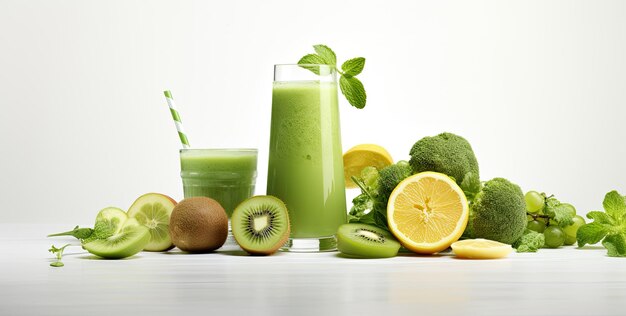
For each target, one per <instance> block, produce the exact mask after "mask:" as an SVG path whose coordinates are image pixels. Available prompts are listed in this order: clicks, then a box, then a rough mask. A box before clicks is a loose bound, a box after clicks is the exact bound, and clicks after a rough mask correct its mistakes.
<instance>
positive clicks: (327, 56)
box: [313, 45, 337, 67]
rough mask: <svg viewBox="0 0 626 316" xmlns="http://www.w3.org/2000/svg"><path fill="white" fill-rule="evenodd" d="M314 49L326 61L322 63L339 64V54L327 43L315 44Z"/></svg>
mask: <svg viewBox="0 0 626 316" xmlns="http://www.w3.org/2000/svg"><path fill="white" fill-rule="evenodd" d="M313 49H315V52H316V53H317V54H318V55H319V57H320V58H321V59H322V60H323V61H324V62H323V63H321V64H326V65H331V66H335V67H336V66H337V56H336V55H335V52H333V50H332V49H330V47H328V46H326V45H313Z"/></svg>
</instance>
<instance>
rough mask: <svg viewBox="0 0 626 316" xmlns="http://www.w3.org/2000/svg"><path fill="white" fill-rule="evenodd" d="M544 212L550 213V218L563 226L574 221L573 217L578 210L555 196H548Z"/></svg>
mask: <svg viewBox="0 0 626 316" xmlns="http://www.w3.org/2000/svg"><path fill="white" fill-rule="evenodd" d="M544 213H545V214H546V215H548V217H549V218H550V219H553V220H555V221H556V222H558V223H559V226H561V227H567V226H569V225H572V224H573V223H574V221H573V218H574V216H576V210H575V209H573V208H571V207H569V206H567V205H566V204H562V203H561V202H559V201H558V200H557V199H555V198H553V197H552V198H548V200H547V202H546V207H545V208H544Z"/></svg>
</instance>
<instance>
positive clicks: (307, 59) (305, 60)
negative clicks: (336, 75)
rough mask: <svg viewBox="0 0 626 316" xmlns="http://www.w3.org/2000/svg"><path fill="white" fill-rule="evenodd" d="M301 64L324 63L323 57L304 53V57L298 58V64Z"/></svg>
mask: <svg viewBox="0 0 626 316" xmlns="http://www.w3.org/2000/svg"><path fill="white" fill-rule="evenodd" d="M303 64H313V65H325V64H326V63H325V62H324V59H323V58H322V57H320V56H318V55H315V54H308V55H304V57H302V58H300V60H299V61H298V65H303Z"/></svg>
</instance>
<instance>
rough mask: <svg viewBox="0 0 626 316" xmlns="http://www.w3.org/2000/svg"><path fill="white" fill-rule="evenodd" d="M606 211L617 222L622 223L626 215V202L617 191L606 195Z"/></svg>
mask: <svg viewBox="0 0 626 316" xmlns="http://www.w3.org/2000/svg"><path fill="white" fill-rule="evenodd" d="M602 206H604V211H605V212H606V214H608V215H609V216H611V217H613V218H614V219H615V220H616V221H621V220H622V218H623V217H624V215H626V201H625V200H624V197H622V196H621V195H620V194H619V193H617V191H611V192H609V193H607V194H606V196H605V197H604V201H603V202H602Z"/></svg>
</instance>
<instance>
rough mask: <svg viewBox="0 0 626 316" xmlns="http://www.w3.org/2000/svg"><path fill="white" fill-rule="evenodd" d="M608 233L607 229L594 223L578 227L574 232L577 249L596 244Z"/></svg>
mask: <svg viewBox="0 0 626 316" xmlns="http://www.w3.org/2000/svg"><path fill="white" fill-rule="evenodd" d="M608 232H609V227H607V226H606V225H604V224H600V223H596V222H593V223H589V224H585V225H583V226H580V228H578V231H577V232H576V239H577V241H578V247H583V246H585V245H586V244H591V245H593V244H597V243H598V242H600V240H602V238H604V236H606V234H607V233H608Z"/></svg>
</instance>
